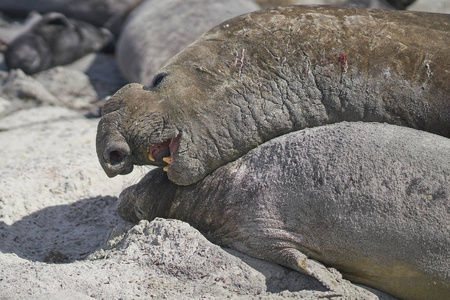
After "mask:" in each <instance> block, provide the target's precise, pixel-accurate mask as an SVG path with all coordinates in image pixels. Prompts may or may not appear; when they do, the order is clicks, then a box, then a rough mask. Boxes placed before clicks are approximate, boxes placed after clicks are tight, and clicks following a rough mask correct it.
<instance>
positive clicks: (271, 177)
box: [118, 122, 450, 299]
mask: <svg viewBox="0 0 450 300" xmlns="http://www.w3.org/2000/svg"><path fill="white" fill-rule="evenodd" d="M449 153H450V140H449V139H447V138H444V137H441V136H438V135H434V134H430V133H427V132H424V131H418V130H415V129H411V128H406V127H398V126H394V125H388V124H380V123H362V122H352V123H339V124H333V125H327V126H321V127H316V128H312V129H307V130H304V131H297V132H294V133H290V134H287V135H284V136H281V137H279V138H276V139H273V140H271V141H269V142H267V143H265V144H263V145H261V146H259V147H257V148H256V149H253V150H252V151H250V152H249V153H248V154H247V155H245V156H243V157H242V158H240V159H238V160H236V161H234V162H231V163H229V164H227V165H225V166H222V167H220V168H219V169H217V170H215V171H214V172H213V173H212V174H210V175H209V176H207V177H205V178H204V179H203V180H202V181H200V182H198V183H196V184H193V185H190V186H178V185H176V184H174V183H173V182H171V181H170V180H168V179H167V176H166V174H165V173H164V172H163V171H162V170H161V168H157V169H154V170H152V171H151V172H149V173H148V174H147V175H146V176H145V177H144V178H143V179H142V181H141V182H139V183H138V184H136V185H134V186H131V187H129V188H127V189H125V190H124V191H123V192H122V194H121V195H120V198H119V204H118V212H119V215H120V216H121V217H123V218H124V219H127V220H129V221H135V222H136V221H138V220H139V219H147V220H153V219H154V218H155V217H164V218H173V219H180V220H183V221H186V222H188V223H190V224H191V225H192V226H194V227H196V228H197V229H198V230H200V231H201V232H202V233H203V234H205V235H206V237H207V238H209V239H210V240H211V241H212V242H214V243H217V244H219V245H222V246H226V247H230V248H234V249H236V250H238V251H241V252H243V253H246V254H248V255H250V256H253V257H257V258H260V259H264V260H269V261H272V262H276V263H278V264H281V265H284V266H287V267H290V268H293V269H295V270H298V271H301V272H305V273H306V274H309V275H312V276H314V277H316V278H317V279H319V280H320V281H322V282H324V283H325V284H326V285H327V287H329V288H331V289H333V288H334V284H333V282H332V281H331V282H330V280H329V278H328V276H327V274H326V271H324V270H323V268H322V269H321V268H320V267H319V266H317V263H315V262H314V261H313V260H311V258H312V259H314V260H318V261H320V262H322V263H323V264H325V265H327V266H331V267H334V268H336V269H338V270H339V271H340V272H342V274H343V275H344V277H346V278H348V279H350V280H352V281H355V282H359V283H362V284H365V285H368V286H372V287H375V288H378V289H380V290H382V291H385V292H387V293H390V294H392V295H394V296H396V297H399V298H402V299H448V295H450V185H449V180H450V160H449Z"/></svg>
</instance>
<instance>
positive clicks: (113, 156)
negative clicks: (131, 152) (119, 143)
mask: <svg viewBox="0 0 450 300" xmlns="http://www.w3.org/2000/svg"><path fill="white" fill-rule="evenodd" d="M125 156H126V155H125V154H123V153H122V152H120V151H111V152H110V153H109V162H110V163H111V164H112V165H117V164H120V163H121V162H123V161H124V160H125Z"/></svg>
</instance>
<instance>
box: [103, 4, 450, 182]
mask: <svg viewBox="0 0 450 300" xmlns="http://www.w3.org/2000/svg"><path fill="white" fill-rule="evenodd" d="M448 45H450V16H449V15H444V14H430V13H418V12H405V11H383V10H371V9H357V8H348V7H346V8H344V7H327V6H323V7H320V6H312V7H308V6H306V7H304V6H293V7H280V8H276V9H267V10H261V11H257V12H253V13H250V14H246V15H243V16H240V17H237V18H234V19H231V20H229V21H226V22H224V23H222V24H221V25H219V26H217V27H215V28H213V29H212V30H210V31H209V32H207V33H206V34H204V35H203V36H202V37H200V38H199V39H198V40H197V41H196V42H194V43H193V44H191V45H190V46H189V47H187V48H186V49H185V50H184V51H182V52H180V53H178V54H177V55H176V56H174V57H173V58H172V59H171V60H170V61H169V62H168V63H167V64H165V65H164V66H163V67H162V68H161V69H160V70H159V72H158V74H157V75H156V76H155V78H154V81H153V83H152V84H151V85H150V86H147V87H143V86H141V85H138V84H130V85H127V86H125V87H124V88H122V89H121V90H119V91H118V92H117V93H116V94H115V95H114V96H113V97H112V98H111V99H110V100H109V101H108V102H107V103H106V105H105V108H104V112H103V114H104V115H103V117H102V120H101V121H100V123H99V127H98V134H97V153H98V156H99V160H100V163H101V164H102V166H103V168H104V170H105V171H106V173H107V174H108V175H109V176H115V175H117V174H125V173H128V172H130V171H131V170H132V168H133V165H134V164H137V165H145V164H154V165H157V166H166V167H167V168H166V169H167V172H168V176H169V178H170V179H171V180H172V181H174V182H175V183H177V184H180V185H189V184H192V183H194V182H197V181H199V180H200V179H202V178H204V177H205V176H206V175H207V174H209V173H211V172H212V171H213V170H214V169H216V168H218V167H220V166H222V165H224V164H226V163H228V162H230V161H232V160H235V159H237V158H238V157H241V156H242V155H244V154H245V153H247V152H248V151H249V150H251V149H253V148H255V147H257V146H258V145H260V144H262V143H263V142H265V141H268V140H270V139H272V138H274V137H277V136H280V135H282V134H285V133H288V132H292V131H296V130H299V129H302V128H305V127H314V126H319V125H323V124H329V123H337V122H340V121H374V122H387V123H392V124H397V125H403V126H408V127H412V128H416V129H420V130H425V131H429V132H432V133H436V134H439V135H443V136H446V137H450V99H449V95H450V84H449V83H450V71H449V70H450V52H449V51H448V49H447V48H448V47H447V46H448Z"/></svg>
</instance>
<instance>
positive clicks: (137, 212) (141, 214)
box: [134, 208, 144, 220]
mask: <svg viewBox="0 0 450 300" xmlns="http://www.w3.org/2000/svg"><path fill="white" fill-rule="evenodd" d="M134 212H135V214H136V216H137V217H138V218H139V219H140V220H142V219H143V218H144V213H143V212H142V211H140V210H139V209H138V208H135V210H134Z"/></svg>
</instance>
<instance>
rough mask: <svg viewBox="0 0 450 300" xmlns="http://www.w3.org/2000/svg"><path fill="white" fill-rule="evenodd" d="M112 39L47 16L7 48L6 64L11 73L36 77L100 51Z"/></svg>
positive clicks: (98, 30)
mask: <svg viewBox="0 0 450 300" xmlns="http://www.w3.org/2000/svg"><path fill="white" fill-rule="evenodd" d="M111 39H112V34H111V33H110V32H109V31H108V30H107V29H105V28H97V27H94V26H93V25H90V24H88V23H85V22H83V21H78V20H74V19H68V18H66V17H65V16H64V15H63V14H60V13H48V14H45V15H43V16H42V18H41V19H40V20H39V21H37V22H36V23H35V24H34V25H33V26H32V27H31V28H30V29H29V30H28V31H26V32H25V33H23V34H21V35H20V36H18V37H17V38H16V39H14V40H13V41H12V42H11V44H10V45H8V48H7V50H6V52H5V62H6V65H7V66H8V68H9V69H22V70H23V71H24V72H25V73H27V74H34V73H37V72H40V71H43V70H46V69H49V68H51V67H54V66H58V65H65V64H68V63H71V62H73V61H75V60H77V59H78V58H81V57H82V56H84V55H86V54H88V53H91V52H95V51H98V50H101V49H102V48H103V46H105V45H106V44H107V43H108V42H109V41H110V40H111Z"/></svg>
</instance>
